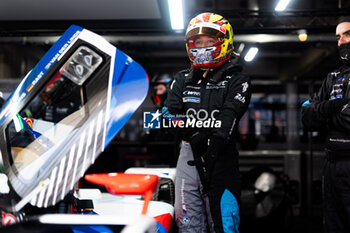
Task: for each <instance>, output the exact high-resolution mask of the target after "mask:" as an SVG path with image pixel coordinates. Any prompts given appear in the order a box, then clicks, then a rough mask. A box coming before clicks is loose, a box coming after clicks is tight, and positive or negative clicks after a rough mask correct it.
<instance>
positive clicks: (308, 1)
mask: <svg viewBox="0 0 350 233" xmlns="http://www.w3.org/2000/svg"><path fill="white" fill-rule="evenodd" d="M183 3H184V22H185V23H184V24H185V25H186V24H187V23H188V21H189V20H190V19H191V18H192V17H193V16H195V15H196V14H198V13H201V12H205V11H210V12H216V13H219V14H221V15H223V16H225V17H226V18H228V20H229V21H230V22H231V24H232V26H233V28H234V33H235V38H234V46H235V50H236V51H237V52H240V53H241V55H242V56H244V55H245V53H246V51H247V50H248V49H249V48H250V47H252V46H256V47H258V48H259V53H258V55H257V57H256V58H255V59H254V60H253V61H252V62H250V63H246V62H244V61H243V64H244V66H245V71H246V73H248V74H249V75H250V76H251V78H252V80H253V81H255V82H257V83H258V82H262V81H270V82H284V81H293V82H295V81H296V82H310V81H315V80H316V81H318V80H322V79H323V78H324V77H325V75H326V73H327V72H329V71H330V70H332V69H334V68H336V67H337V66H338V65H339V64H340V60H339V58H338V56H337V46H336V40H335V35H334V34H335V27H336V24H337V21H338V19H339V17H341V16H344V15H350V1H345V0H291V2H290V4H289V6H288V8H287V9H286V11H284V12H276V11H274V7H275V6H276V4H277V0H183ZM71 24H77V25H80V26H82V27H85V28H87V29H90V30H92V31H95V32H97V33H99V34H101V35H103V36H104V37H105V38H106V39H107V40H109V41H110V42H111V43H113V44H114V45H116V46H117V47H118V48H119V49H121V50H122V51H124V52H125V53H127V54H128V55H130V56H131V57H132V58H134V59H135V60H136V61H138V62H139V63H141V64H142V65H143V66H144V67H145V69H146V70H147V72H148V73H149V75H150V76H151V77H152V76H153V75H155V74H157V73H162V72H169V73H171V74H174V73H175V72H176V71H178V70H181V69H183V68H186V67H189V63H188V59H187V55H186V51H185V45H184V31H180V32H175V31H173V30H172V29H171V26H170V20H169V9H168V1H167V0H127V1H125V0H98V1H96V0H61V1H53V0H50V1H48V0H35V1H28V0H1V2H0V68H1V62H2V63H10V64H7V67H8V69H9V70H17V71H18V70H23V71H21V72H22V73H25V70H26V69H29V68H27V67H28V66H30V65H31V64H32V63H33V62H32V61H31V60H30V59H29V58H27V60H26V59H25V57H26V56H32V58H31V59H32V60H33V59H34V60H35V59H37V58H33V55H31V54H32V53H35V52H36V56H37V57H39V56H40V54H42V53H43V51H45V50H47V49H48V48H49V46H50V45H51V44H52V43H53V42H54V41H55V40H57V38H58V37H59V35H61V34H62V33H63V32H64V30H65V29H67V28H68V27H69V26H70V25H71ZM300 29H305V30H307V33H308V40H307V41H306V42H300V41H299V40H298V37H297V33H298V30H300ZM11 51H12V52H11ZM13 51H15V52H16V55H14V54H13ZM1 54H2V55H1ZM14 56H15V57H14ZM1 57H3V58H2V60H1ZM4 57H5V58H4ZM20 57H22V58H20ZM7 60H8V61H7ZM33 64H35V63H33ZM9 67H10V68H9ZM23 67H25V68H23ZM21 72H20V74H19V73H18V72H17V73H12V74H10V75H7V76H14V77H15V76H21V75H23V74H22V73H21ZM1 76H2V75H1V69H0V77H1ZM3 76H6V75H5V74H4V75H3ZM18 78H19V77H18Z"/></svg>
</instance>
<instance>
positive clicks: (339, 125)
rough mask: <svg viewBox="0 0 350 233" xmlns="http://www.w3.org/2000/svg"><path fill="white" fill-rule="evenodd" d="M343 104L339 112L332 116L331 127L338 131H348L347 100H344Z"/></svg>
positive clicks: (348, 111)
mask: <svg viewBox="0 0 350 233" xmlns="http://www.w3.org/2000/svg"><path fill="white" fill-rule="evenodd" d="M344 101H345V104H344V105H343V106H342V109H341V110H340V112H337V113H335V114H334V115H333V116H332V119H331V122H332V126H333V127H334V128H335V129H337V130H339V131H345V132H349V131H350V104H349V99H344Z"/></svg>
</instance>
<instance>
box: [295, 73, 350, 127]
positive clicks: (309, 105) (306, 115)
mask: <svg viewBox="0 0 350 233" xmlns="http://www.w3.org/2000/svg"><path fill="white" fill-rule="evenodd" d="M329 78H330V77H328V78H327V79H326V80H325V81H324V82H323V84H322V86H321V88H320V89H319V91H318V92H317V93H316V94H314V95H313V96H312V98H311V99H310V100H308V101H306V102H305V103H303V105H302V122H303V124H304V126H305V127H306V128H307V129H308V130H310V131H317V130H319V129H320V128H323V127H325V126H328V125H329V123H330V120H333V122H337V123H338V125H339V123H340V122H341V121H342V120H341V116H340V115H339V113H340V112H341V111H342V109H343V106H344V105H345V104H347V103H348V102H349V100H348V99H333V100H329V91H330V88H331V87H330V86H328V85H329V83H331V82H329Z"/></svg>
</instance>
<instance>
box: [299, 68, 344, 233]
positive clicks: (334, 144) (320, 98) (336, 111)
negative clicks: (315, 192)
mask: <svg viewBox="0 0 350 233" xmlns="http://www.w3.org/2000/svg"><path fill="white" fill-rule="evenodd" d="M349 79H350V67H347V66H343V67H341V68H340V69H338V70H336V71H334V72H332V73H329V74H328V76H327V78H326V79H325V81H324V82H323V84H322V86H321V88H320V90H319V91H318V93H316V94H314V96H313V97H312V98H311V99H310V100H309V101H307V102H305V103H304V104H303V107H302V122H303V124H304V126H305V127H306V128H307V129H308V130H310V131H317V130H320V129H324V128H325V127H326V128H327V134H328V135H327V142H326V146H325V149H326V161H325V166H324V170H323V179H324V180H323V181H324V182H323V193H324V212H325V213H324V217H325V228H326V230H327V232H350V105H349V104H348V103H349V100H350V88H349Z"/></svg>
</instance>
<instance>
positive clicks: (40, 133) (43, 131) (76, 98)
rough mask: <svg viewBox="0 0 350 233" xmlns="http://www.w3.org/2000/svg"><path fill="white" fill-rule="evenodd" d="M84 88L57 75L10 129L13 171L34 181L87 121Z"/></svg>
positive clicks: (12, 122)
mask: <svg viewBox="0 0 350 233" xmlns="http://www.w3.org/2000/svg"><path fill="white" fill-rule="evenodd" d="M84 115H85V112H84V109H83V106H82V95H81V86H79V85H77V84H76V83H74V82H72V81H71V80H70V79H68V78H67V77H65V76H64V75H62V73H61V71H59V72H57V73H56V74H55V75H54V76H53V78H52V79H51V80H50V81H49V82H48V83H47V84H46V85H45V86H44V87H43V89H42V90H41V91H40V92H39V94H38V95H37V96H36V97H35V98H33V99H32V100H31V101H30V102H29V103H28V104H27V105H26V107H24V108H23V109H22V110H21V111H20V112H18V113H17V114H16V116H15V117H14V118H13V120H12V121H11V123H10V124H9V125H8V127H7V142H8V144H9V148H10V161H12V168H13V170H14V171H15V173H17V174H18V176H19V177H21V178H22V179H25V180H30V179H32V178H33V177H34V176H35V174H36V172H37V171H38V169H40V167H41V166H42V165H43V164H44V163H45V162H46V161H47V160H49V159H52V157H53V156H54V155H51V154H50V153H46V152H48V151H49V149H50V148H53V147H55V146H56V145H58V144H59V143H60V142H61V141H62V140H64V139H65V138H66V137H67V135H68V134H69V133H71V132H72V130H74V128H75V127H76V126H77V125H78V124H79V122H81V120H82V119H84Z"/></svg>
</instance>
